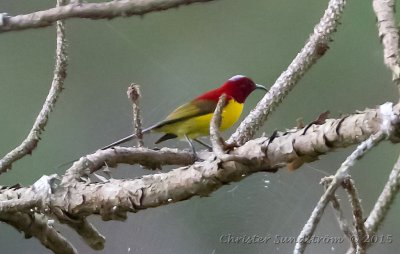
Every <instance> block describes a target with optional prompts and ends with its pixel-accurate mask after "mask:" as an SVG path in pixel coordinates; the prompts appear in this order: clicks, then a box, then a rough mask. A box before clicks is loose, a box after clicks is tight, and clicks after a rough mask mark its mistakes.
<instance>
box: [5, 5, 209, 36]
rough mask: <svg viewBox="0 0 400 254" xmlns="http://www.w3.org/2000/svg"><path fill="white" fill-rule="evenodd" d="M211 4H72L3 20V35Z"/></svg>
mask: <svg viewBox="0 0 400 254" xmlns="http://www.w3.org/2000/svg"><path fill="white" fill-rule="evenodd" d="M209 1H212V0H146V1H144V0H118V1H109V2H104V3H81V4H69V5H66V6H60V7H56V8H51V9H48V10H44V11H38V12H33V13H29V14H24V15H18V16H7V15H1V16H0V32H8V31H13V30H22V29H29V28H41V27H46V26H50V25H52V24H53V23H54V22H56V21H57V20H65V19H70V18H85V19H112V18H116V17H129V16H133V15H139V16H142V15H144V14H146V13H149V12H155V11H163V10H168V9H171V8H177V7H179V6H180V5H189V4H192V3H196V2H209Z"/></svg>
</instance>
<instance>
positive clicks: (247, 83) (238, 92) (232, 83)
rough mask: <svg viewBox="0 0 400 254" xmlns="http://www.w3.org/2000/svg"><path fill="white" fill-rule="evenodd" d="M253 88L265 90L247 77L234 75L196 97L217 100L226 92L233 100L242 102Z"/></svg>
mask: <svg viewBox="0 0 400 254" xmlns="http://www.w3.org/2000/svg"><path fill="white" fill-rule="evenodd" d="M255 89H263V90H265V91H267V89H266V88H265V87H264V86H261V85H257V84H256V83H254V82H253V80H251V79H249V78H248V77H245V76H243V75H236V76H233V77H232V78H230V79H228V81H226V82H225V83H224V84H223V85H222V86H221V87H219V88H217V89H214V90H211V91H209V92H207V93H204V94H203V95H200V96H199V97H197V98H196V99H200V100H202V99H204V100H213V101H218V100H219V97H220V96H221V95H222V94H226V95H227V96H228V97H231V98H233V99H234V100H235V101H237V102H239V103H244V101H245V100H246V98H247V96H249V94H251V92H253V91H254V90H255Z"/></svg>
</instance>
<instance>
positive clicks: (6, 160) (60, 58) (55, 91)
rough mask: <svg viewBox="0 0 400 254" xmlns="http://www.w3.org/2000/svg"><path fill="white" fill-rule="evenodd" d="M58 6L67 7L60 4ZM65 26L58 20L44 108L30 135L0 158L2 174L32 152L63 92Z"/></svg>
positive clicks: (65, 58)
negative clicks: (54, 53)
mask: <svg viewBox="0 0 400 254" xmlns="http://www.w3.org/2000/svg"><path fill="white" fill-rule="evenodd" d="M56 8H65V7H62V6H58V7H56ZM66 47H67V45H66V41H65V28H64V21H57V48H56V63H55V68H54V76H53V82H52V84H51V88H50V91H49V94H48V95H47V98H46V101H45V102H44V104H43V107H42V110H41V111H40V113H39V115H38V116H37V118H36V121H35V123H34V124H33V126H32V129H31V130H30V132H29V134H28V136H27V137H26V138H25V140H24V141H23V142H22V143H21V144H20V145H19V146H18V147H16V148H15V149H14V150H12V151H10V152H9V153H8V154H6V155H5V156H4V157H3V158H2V159H1V160H0V174H1V173H3V172H5V171H7V170H9V169H11V166H12V163H14V162H15V161H17V160H19V159H21V158H22V157H24V156H25V155H26V154H31V153H32V151H33V150H34V149H35V148H36V146H37V144H38V142H39V140H40V138H41V134H42V131H43V130H44V127H45V126H46V124H47V121H48V119H49V115H50V112H51V111H52V110H53V108H54V106H55V104H56V102H57V98H58V96H59V94H60V93H61V91H62V89H63V85H64V80H65V77H66V75H67V71H66V69H67V54H66Z"/></svg>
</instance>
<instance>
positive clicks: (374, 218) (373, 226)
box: [365, 156, 400, 235]
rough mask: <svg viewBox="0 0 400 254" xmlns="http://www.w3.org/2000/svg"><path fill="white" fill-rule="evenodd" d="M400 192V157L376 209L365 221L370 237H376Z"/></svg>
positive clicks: (376, 203) (375, 206)
mask: <svg viewBox="0 0 400 254" xmlns="http://www.w3.org/2000/svg"><path fill="white" fill-rule="evenodd" d="M399 190H400V156H399V158H398V159H397V161H396V163H395V165H394V167H393V169H392V172H391V173H390V176H389V179H388V181H387V182H386V185H385V187H384V188H383V191H382V193H381V194H380V195H379V198H378V200H377V201H376V202H375V205H374V208H373V209H372V211H371V213H370V214H369V216H368V219H367V220H366V221H365V227H366V228H367V232H368V234H369V235H374V234H375V233H376V232H377V231H378V229H379V227H380V226H381V225H382V222H383V221H384V219H385V218H386V215H387V214H388V212H389V208H390V206H391V205H392V204H393V201H394V200H395V198H396V195H397V194H398V192H399Z"/></svg>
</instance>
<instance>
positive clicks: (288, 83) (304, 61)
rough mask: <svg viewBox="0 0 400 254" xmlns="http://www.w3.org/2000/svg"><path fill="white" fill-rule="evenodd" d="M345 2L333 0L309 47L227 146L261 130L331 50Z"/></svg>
mask: <svg viewBox="0 0 400 254" xmlns="http://www.w3.org/2000/svg"><path fill="white" fill-rule="evenodd" d="M345 3H346V1H345V0H330V2H329V5H328V7H327V9H326V10H325V14H324V15H323V17H322V18H321V20H320V22H319V23H318V24H317V25H316V26H315V28H314V33H313V34H311V36H310V38H309V39H308V41H307V43H306V45H305V46H304V47H303V48H302V49H301V51H300V52H299V53H298V54H297V56H296V57H295V58H294V59H293V61H292V63H291V64H290V65H289V66H288V68H287V70H285V71H284V72H283V73H282V74H281V75H280V76H279V78H278V79H277V80H276V81H275V84H274V85H273V86H272V87H271V88H270V89H269V90H268V93H267V94H266V95H265V96H264V98H263V99H262V100H261V101H260V102H259V103H258V104H257V106H256V108H255V109H253V110H252V111H251V112H250V114H249V115H248V116H247V117H246V118H245V119H244V120H243V121H242V123H241V124H240V126H239V127H238V128H237V130H236V131H235V133H234V134H232V136H231V137H230V138H229V140H228V141H227V143H228V144H231V143H233V142H236V143H237V144H239V145H241V144H244V143H245V142H246V141H248V140H250V139H251V138H252V137H253V135H254V134H255V132H256V131H257V130H258V128H259V127H260V126H261V125H262V124H263V123H264V122H265V120H266V119H267V117H268V115H269V113H271V112H272V111H273V110H274V108H275V107H276V106H277V105H278V104H279V103H280V102H281V101H282V100H283V98H284V97H285V96H286V95H287V94H288V93H289V92H290V90H292V89H293V87H294V86H295V85H296V84H297V82H298V81H299V80H300V79H301V78H302V77H303V75H304V74H305V73H306V71H307V70H308V69H309V68H310V67H311V66H312V65H313V64H314V63H315V62H316V61H317V60H318V59H319V58H321V57H322V56H323V55H324V54H325V52H326V51H327V50H328V49H329V46H328V44H329V43H330V42H331V41H332V39H331V36H332V34H333V33H334V32H335V31H336V30H337V27H338V25H339V19H340V17H341V14H342V11H343V8H344V6H345Z"/></svg>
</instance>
